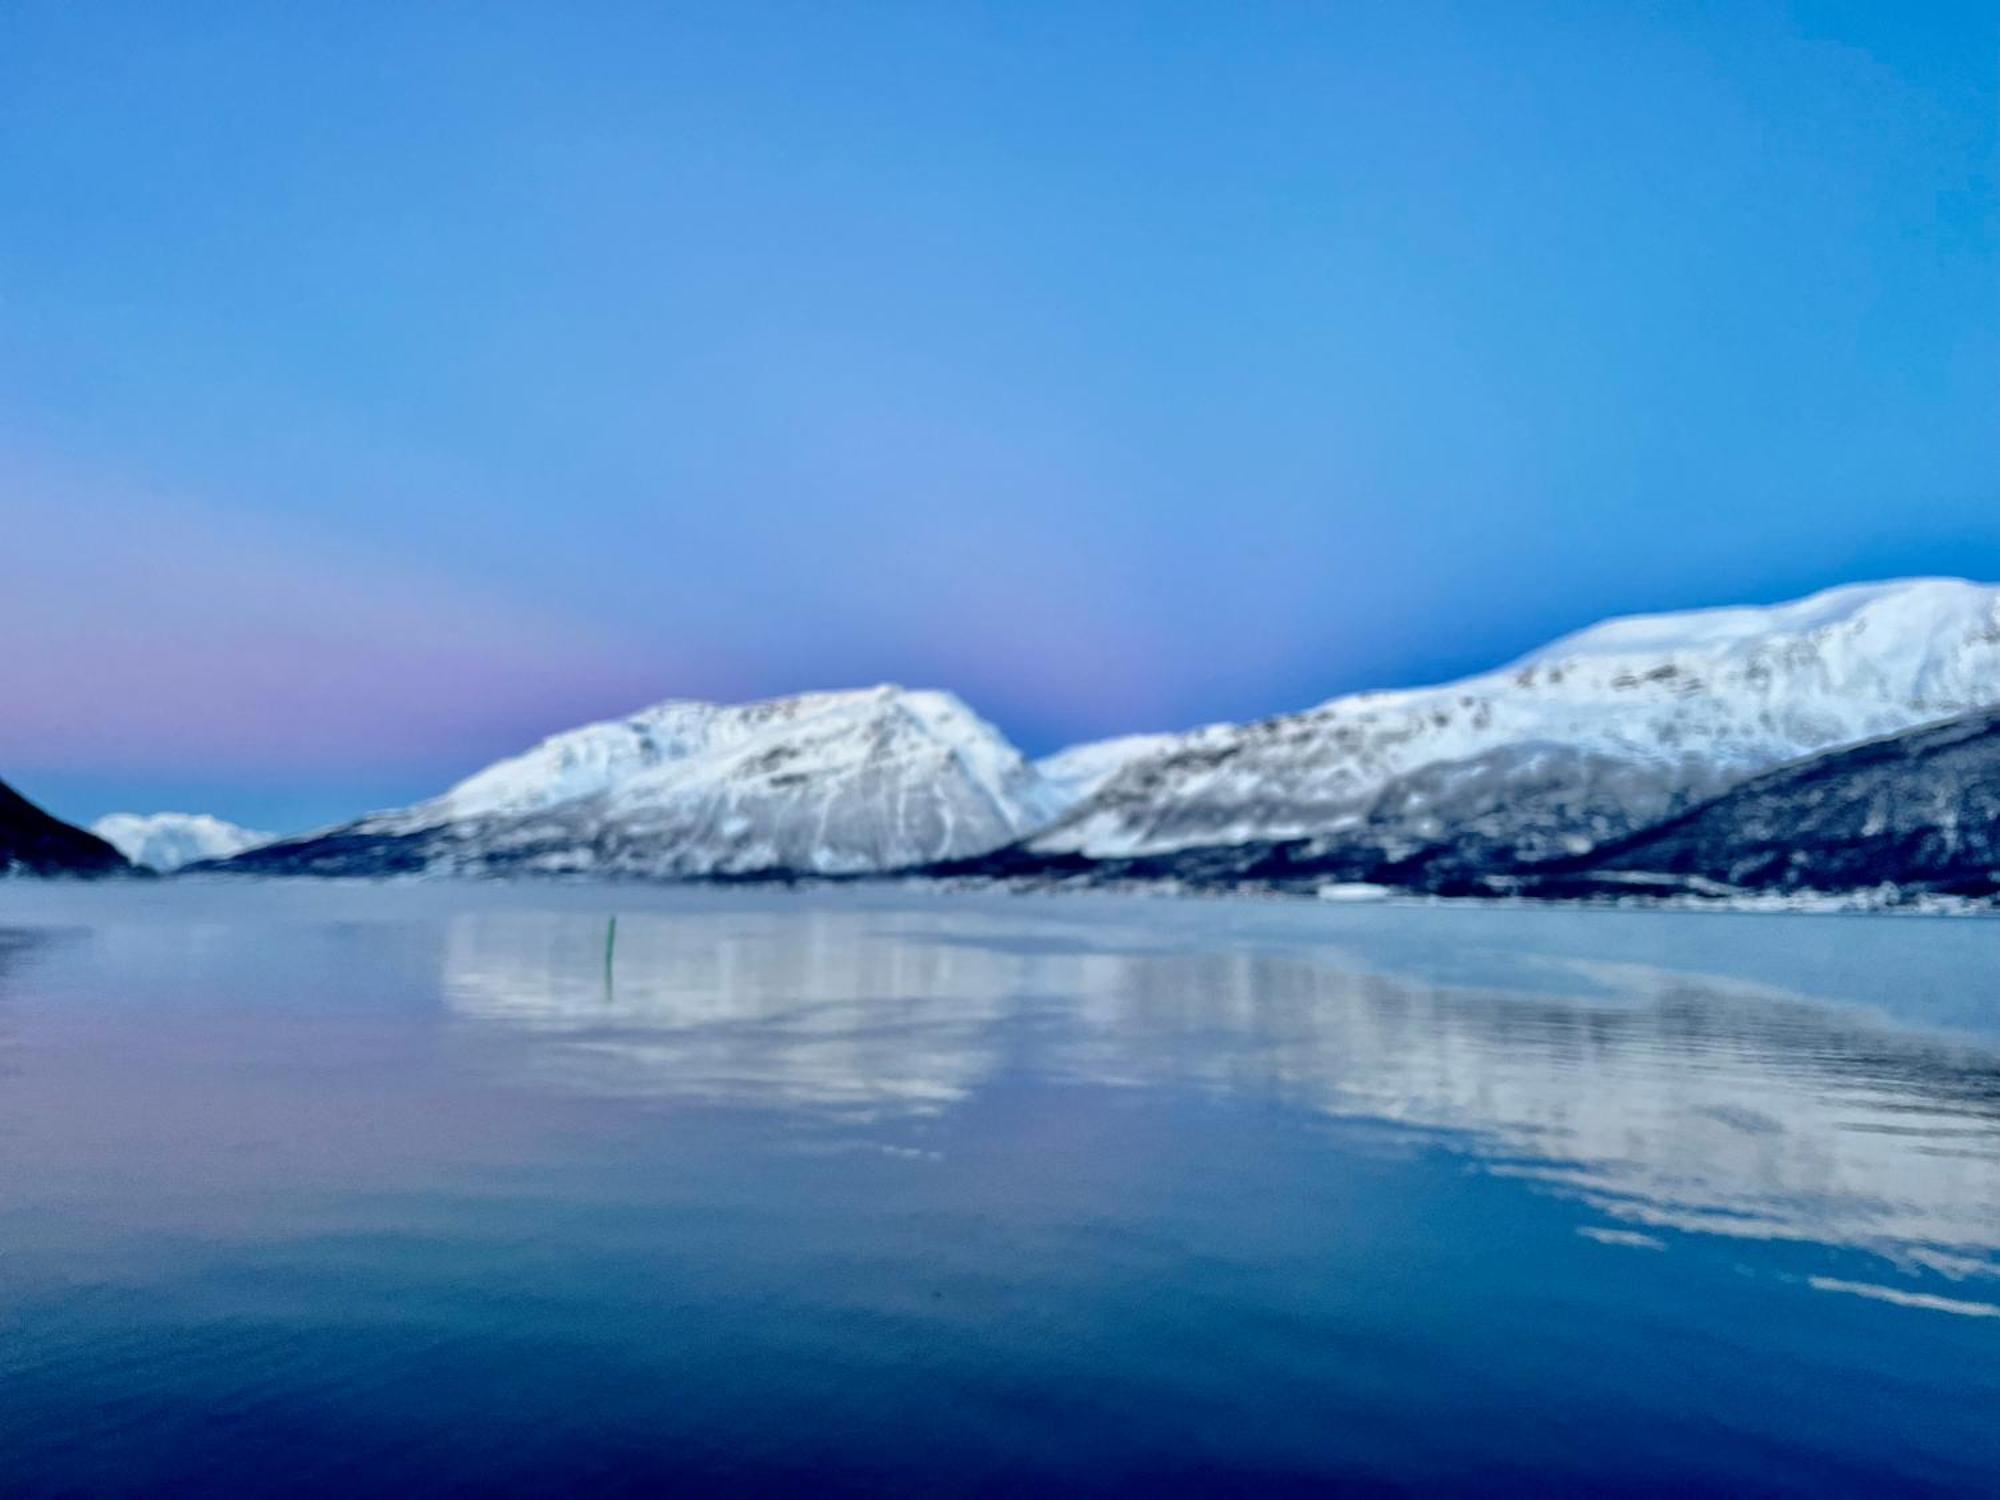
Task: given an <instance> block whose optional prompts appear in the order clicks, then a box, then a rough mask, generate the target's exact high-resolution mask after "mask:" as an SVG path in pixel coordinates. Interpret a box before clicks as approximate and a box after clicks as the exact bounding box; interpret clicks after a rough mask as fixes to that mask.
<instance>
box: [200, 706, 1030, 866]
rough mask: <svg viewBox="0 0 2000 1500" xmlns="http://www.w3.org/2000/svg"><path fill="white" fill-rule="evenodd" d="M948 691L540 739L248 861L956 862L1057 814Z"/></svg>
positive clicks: (688, 714)
mask: <svg viewBox="0 0 2000 1500" xmlns="http://www.w3.org/2000/svg"><path fill="white" fill-rule="evenodd" d="M1063 805H1064V804H1063V802H1062V800H1061V797H1060V793H1059V791H1058V790H1057V789H1055V788H1053V787H1051V785H1050V784H1048V783H1047V782H1045V781H1044V779H1043V778H1042V777H1041V776H1039V775H1038V774H1037V773H1036V771H1035V769H1034V767H1032V766H1031V765H1029V764H1028V762H1027V761H1026V760H1024V759H1023V758H1022V756H1021V754H1020V752H1019V751H1017V750H1016V749H1015V748H1014V747H1013V746H1012V745H1010V744H1009V743H1008V742H1007V741H1006V740H1005V739H1004V738H1003V737H1002V736H1001V734H1000V733H999V731H998V730H996V729H995V728H994V727H993V726H992V725H990V724H988V723H987V722H986V721H985V720H983V719H981V718H979V717H978V716H977V715H976V714H974V713H973V712H972V710H971V709H969V708H967V707H966V705H965V704H964V703H962V702H961V701H960V700H959V699H957V698H955V697H953V696H952V695H951V694H949V693H942V692H911V691H907V690H905V689H903V688H899V687H893V686H882V687H875V688H866V689H861V690H858V691H852V692H832V693H804V694H800V695H798V696H795V697H789V698H773V699H767V700H765V701H763V702H758V703H748V704H739V705H724V704H712V703H694V702H683V701H677V702H671V703H663V704H660V705H658V706H657V707H654V708H650V709H646V710H643V711H641V712H639V713H636V714H633V715H631V716H630V717H628V718H624V719H617V720H611V721H607V722H605V723H601V724H591V725H586V726H584V727H583V728H581V729H575V730H570V731H568V732H566V733H563V734H559V735H555V736H553V737H551V738H549V739H547V740H544V741H543V742H542V743H541V744H539V745H537V746H535V747H534V748H533V749H531V750H529V751H527V752H526V753H525V754H522V755H519V756H515V757H512V758H511V759H508V760H504V761H501V762H499V763H497V764H496V765H493V766H490V767H488V768H487V769H486V770H483V771H481V772H479V773H478V774H476V775H474V776H471V777H469V778H467V779H466V780H464V781H462V782H460V783H459V784H458V785H457V786H455V787H453V788H451V789H450V790H449V791H447V792H446V793H444V794H443V795H442V796H440V797H438V798H436V799H434V800H432V801H430V802H425V803H420V804H418V805H417V806H415V807H411V808H406V809H403V810H401V811H397V812H390V813H380V814H376V815H374V816H372V817H369V818H364V819H361V820H360V821H359V822H356V823H353V824H349V825H346V826H344V827H341V828H336V829H329V830H326V831H324V832H323V833H321V834H318V835H314V836H312V837H310V838H307V839H300V840H287V841H284V842H282V843H280V844H277V845H273V846H271V847H270V848H269V849H265V850H260V851H257V852H256V853H255V854H254V855H253V856H252V857H250V858H249V859H248V860H243V861H238V862H237V863H236V865H235V867H236V868H246V869H247V868H270V869H287V870H296V869H308V870H311V871H314V872H317V873H374V872H379V871H384V870H396V871H417V872H432V873H499V872H502V871H506V872H515V873H543V874H556V873H565V874H566V873H594V874H604V875H644V876H653V877H660V878H689V877H705V876H744V875H769V874H787V873H797V874H829V875H830V874H840V875H853V874H870V873H876V872H879V871H884V870H894V869H902V868H906V867H909V866H914V865H921V864H927V863H930V862H933V861H936V860H940V859H956V858H964V857H967V856H969V855H973V854H978V853H981V852H984V851H986V850H989V849H992V848H995V847H997V846H999V845H1001V844H1005V843H1009V842H1012V841H1014V840H1016V839H1019V838H1022V837H1023V836H1025V835H1027V834H1029V833H1032V832H1034V831H1035V830H1036V829H1038V828H1041V827H1043V826H1044V825H1046V824H1047V823H1048V822H1049V821H1050V820H1051V819H1052V818H1054V817H1055V816H1056V815H1057V814H1059V813H1060V812H1061V811H1062V809H1063Z"/></svg>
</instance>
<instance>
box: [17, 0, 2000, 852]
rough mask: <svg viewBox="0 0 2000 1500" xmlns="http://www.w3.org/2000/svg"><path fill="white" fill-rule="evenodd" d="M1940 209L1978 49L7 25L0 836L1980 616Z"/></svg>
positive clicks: (432, 14) (1856, 12) (1964, 303)
mask: <svg viewBox="0 0 2000 1500" xmlns="http://www.w3.org/2000/svg"><path fill="white" fill-rule="evenodd" d="M1997 170H2000V11H1996V10H1994V9H1993V8H1992V7H1990V6H1983V5H1968V6H1953V5H1944V4H1939V5H1902V4H1895V5H1891V4H1879V5H1856V4H1837V5H1812V4H1801V5H1791V6H1779V5H1761V4H1755V3H1741V4H1729V5H1671V4H1656V5H1632V6H1618V5H1604V4H1587V5H1585V4H1579V5H1537V4H1527V3H1519V4H1493V3H1477V4H1466V5H1434V4H1424V3H1410V0H1405V3H1398V4H1384V5H1368V4H1340V5H1336V4H1325V5H1307V4H1282V5H1280V4H1257V3H1243V4H1230V5H1217V4H1211V3H1201V4H1182V5H1176V4H1169V3H1154V4H1148V5H1132V6H1125V5H1115V4H1083V5H1077V4H1062V5H1054V4H1051V5H1041V4H1031V3H1016V4H1008V5H962V4H950V3H940V0H931V3H923V4H915V3H912V4H906V5H890V4H851V5H825V4H798V5H789V4H757V3H747V0H735V3H730V4H723V5H713V6H709V5H702V4H696V3H687V4H676V5H670V6H659V5H630V6H625V5H611V4H583V5H575V6H557V5H549V4H538V5H520V6H516V5H508V4H504V3H479V4H460V5H452V4H434V5H421V6H406V5H388V4H383V5H362V4H357V5H352V6H338V7H323V8H311V7H290V6H282V7H281V6H270V5H245V6H240V7H239V6H229V5H209V4H188V5H174V6H159V5H136V4H135V5H129V6H121V5H116V4H108V3H107V4H94V5H59V4H54V3H31V4H23V5H18V6H12V7H9V8H8V10H7V13H6V15H5V17H4V18H0V202H3V203H4V205H5V207H4V209H0V497H4V505H5V513H4V514H5V519H6V523H7V531H8V533H9V545H8V547H7V548H6V550H5V553H4V555H0V625H4V626H5V627H6V629H7V631H8V635H9V638H10V639H11V640H12V641H13V642H14V643H15V644H14V647H13V649H11V650H10V651H8V652H6V653H4V656H5V660H4V661H0V705H4V709H0V775H4V776H6V777H7V778H8V779H10V780H11V781H13V782H14V783H15V784H16V785H18V786H20V787H21V788H22V789H23V790H24V791H27V792H28V793H29V794H30V795H34V796H38V797H39V798H41V800H43V801H44V802H46V803H48V804H49V805H51V806H52V807H54V808H55V809H56V810H58V811H60V812H62V813H64V814H66V815H68V816H72V817H79V818H87V817H91V816H95V815H96V814H98V813H101V812H104V811H108V810H111V809H113V808H114V807H133V808H138V809H141V810H145V809H151V808H155V807H164V806H193V807H198V808H202V809H206V810H212V811H215V812H218V813H221V814H223V815H225V816H235V817H238V818H241V819H245V820H248V821H253V822H260V823H263V824H265V825H267V826H297V825H302V824H306V823H311V822H315V821H320V820H324V819H328V818H332V817H336V816H340V815H344V814H346V813H349V812H352V811H356V810H359V809H360V808H363V807H366V806H372V805H381V804H387V803H394V802H399V801H404V800H408V799H410V798H413V797H416V796H421V795H425V794H428V793H429V792H432V791H434V790H436V789H438V787H440V786H441V785H442V784H444V783H445V782H446V781H449V780H451V779H453V778H455V777H456V776H457V775H459V774H461V773H462V772H464V771H466V770H469V769H471V768H473V767H474V766H476V765H478V764H480V763H482V762H484V761H485V760H488V759H491V758H492V757H494V756H496V755H499V754H502V753H506V752H508V751H510V750H512V749H515V748H518V747H519V746H520V745H522V744H524V743H526V742H527V741H529V740H532V739H533V738H535V737H536V736H538V735H539V734H541V733H544V732H547V731H550V730H554V729H558V728H562V727H566V726H567V725H569V724H572V723H576V722H579V721H581V720H583V719H585V718H590V717H597V716H603V715H607V714H614V713H618V712H622V711H624V710H626V709H629V708H632V707H635V706H637V705H639V704H641V703H645V702H649V701H652V700H655V699H658V698H663V697H668V696H679V695H695V696H712V697H723V698H741V697H747V696H756V695H762V694H768V693H777V692H785V691H791V690H795V689H800V688H806V687H822V686H843V685H851V684H860V683H865V682H873V681H878V680H899V681H903V682H906V683H909V684H911V685H925V686H929V685H940V686H950V687H952V688H955V689H956V690H958V691H959V692H961V693H962V694H963V695H964V696H965V697H966V698H967V699H968V700H969V701H971V702H972V703H973V704H974V705H975V706H976V707H977V708H979V709H980V710H981V711H982V712H984V713H986V714H987V716H988V717H990V718H992V719H994V720H995V721H996V722H998V723H999V724H1000V725H1001V726H1002V727H1003V728H1005V729H1006V730H1008V731H1009V732H1010V733H1011V734H1013V735H1014V736H1015V738H1016V739H1017V740H1019V741H1020V742H1021V743H1023V744H1024V745H1025V746H1027V747H1029V748H1031V749H1038V750H1039V749H1046V748H1051V747H1053V746H1055V745H1057V744H1059V743H1063V742H1066V741H1069V740H1073V739H1078V738H1083V737H1087V736H1093V735H1099V734H1105V733H1113V732H1118V731H1121V730H1126V729H1148V728H1165V727H1174V726H1180V725H1186V724H1192V723H1196V722H1201V721H1204V720H1208V719H1214V718H1220V717H1246V716H1252V715H1256V714H1261V713H1266V712H1273V711H1277V710H1280V709H1285V708H1291V707H1297V706H1302V705H1305V704H1308V703H1311V702H1315V701H1317V700H1319V699H1321V698H1324V697H1327V696H1329V695H1331V694H1333V693H1336V692H1340V691H1345V690H1349V689H1354V688H1360V687H1370V686H1384V685H1395V684H1402V683H1411V682H1417V681H1422V680H1435V679H1438V678H1442V677H1447V676H1451V675H1455V674H1458V673H1461V672H1465V671H1470V670H1475V669H1478V668H1480V667H1483V666H1487V665H1490V664H1493V663H1495V662H1497V661H1500V660H1502V659H1505V658H1506V657H1508V656H1510V655H1512V654H1514V653H1516V652H1519V651H1521V650H1524V649H1526V648H1528V647H1529V646H1531V645H1533V644H1535V643H1536V642H1538V641H1540V640H1542V639H1545V638H1547V637H1549V636H1552V635H1555V634H1557V633H1559V632H1561V631H1563V630H1566V629H1569V628H1572V627H1575V626H1578V625H1581V624H1584V623H1587V622H1589V621H1591V620H1593V619H1596V618H1599V617H1601V616H1603V615H1606V614H1610V613H1616V612H1623V611H1630V610H1637V609H1653V608H1673V607H1684V606H1693V605H1700V604H1710V603H1722V602H1734V601H1745V600H1765V599H1775V598H1781V597H1786V596H1789V595H1793V594H1798V593H1802V592H1805V591H1808V590H1810V589H1812V588H1815V587H1819V586H1822V585H1825V584H1830V583H1835V582H1841V581H1848V580H1853V579H1858V578H1867V577H1879V576H1889V575H1896V574H1905V573H1918V572H1924V573H1929V572H1944V573H1962V574H1968V575H1972V576H1981V577H1987V578H1994V577H2000V466H1996V464H1995V457H1996V452H2000V443H1997V442H1996V439H2000V198H1996V186H1995V184H1996V171H1997Z"/></svg>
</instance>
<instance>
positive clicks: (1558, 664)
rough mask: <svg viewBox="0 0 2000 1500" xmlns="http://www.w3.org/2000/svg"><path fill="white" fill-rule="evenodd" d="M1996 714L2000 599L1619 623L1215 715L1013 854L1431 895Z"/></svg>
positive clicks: (1127, 768)
mask: <svg viewBox="0 0 2000 1500" xmlns="http://www.w3.org/2000/svg"><path fill="white" fill-rule="evenodd" d="M1995 702H2000V588H1995V587H1993V586H1990V585H1984V584H1975V583H1968V582H1965V581H1963V580H1959V579H1941V578H1926V579H1911V580H1905V581H1901V582H1892V583H1877V584H1861V585H1855V586H1851V587H1846V588H1838V589H1829V590H1827V591H1825V592H1823V593H1819V594H1814V595H1812V596H1811V597H1809V598H1805V599H1801V600H1797V601H1794V602H1792V603H1788V604H1779V605H1773V606H1770V607H1766V608H1731V609H1704V610H1694V611H1689V612H1685V613H1678V614H1658V615H1639V616H1632V617H1629V618H1623V619H1616V620H1610V621H1606V622H1604V623H1602V624H1599V625H1595V626H1592V627H1590V628H1589V629H1587V630H1582V631H1578V632H1576V633H1575V634H1573V635H1568V636H1564V637H1562V638H1561V639H1559V640H1557V641H1554V642H1552V643H1550V644H1549V645H1547V646H1544V647H1542V648H1540V649H1539V650H1536V651H1533V652H1530V653H1529V654H1528V655H1526V656H1524V657H1522V658H1520V659H1519V660H1518V661H1516V662H1514V663H1512V664H1511V665H1509V666H1506V667H1503V668H1501V669H1499V670H1497V671H1492V672H1487V673H1482V674H1480V675H1478V676H1474V677H1469V678H1466V679H1464V680H1462V681H1459V682H1454V683H1448V684H1445V685H1443V686H1440V687H1431V688H1418V689H1412V690H1405V691H1397V692H1372V693H1358V694H1354V695H1351V696H1348V697H1342V698H1336V699H1334V700H1332V701H1331V702H1328V703H1325V704H1322V705H1320V706H1319V707H1317V708H1313V709H1308V710H1305V711H1304V712H1301V713H1294V714H1284V715H1280V716H1278V717H1275V718H1270V719H1264V720H1261V721H1258V722H1256V723H1252V724H1245V725H1216V726H1212V727H1210V728H1207V729H1202V730H1197V731H1195V732H1193V733H1191V734H1187V735H1182V736H1178V737H1173V738H1171V739H1168V740H1166V741H1164V742H1163V743H1160V744H1158V745H1157V746H1153V747H1151V748H1149V749H1148V750H1147V751H1146V752H1145V753H1142V754H1139V755H1137V756H1135V757H1133V758H1132V759H1130V760H1129V761H1127V762H1126V763H1125V764H1124V765H1123V766H1122V767H1121V768H1119V769H1118V770H1116V771H1115V772H1114V773H1113V774H1111V775H1110V776H1109V777H1108V778H1107V779H1105V780H1104V781H1103V783H1102V784H1101V785H1100V786H1099V787H1098V788H1097V790H1096V791H1095V792H1094V793H1093V794H1092V795H1090V796H1088V797H1087V798H1085V799H1084V800H1082V801H1081V802H1080V803H1079V804H1078V805H1077V806H1076V807H1075V808H1074V809H1073V810H1072V811H1071V812H1070V813H1069V814H1068V815H1067V816H1065V817H1064V818H1062V819H1061V820H1059V821H1058V822H1057V823H1056V824H1055V825H1054V826H1053V827H1051V828H1049V829H1047V830H1045V831H1044V832H1042V833H1041V834H1038V835H1037V836H1035V837H1034V838H1033V839H1031V840H1029V841H1027V842H1026V843H1025V844H1024V845H1023V846H1021V847H1020V848H1018V849H1016V850H1013V851H1010V852H1009V854H1008V856H1007V858H1006V863H1007V864H1008V866H1009V867H1010V868H1012V869H1015V870H1019V871H1022V872H1025V871H1027V870H1029V869H1031V868H1033V867H1034V866H1035V864H1036V863H1037V862H1038V861H1045V862H1047V863H1048V864H1049V866H1050V867H1051V868H1052V869H1056V868H1060V869H1066V870H1071V871H1074V870H1076V869H1079V868H1081V867H1085V866H1090V865H1103V866H1107V867H1115V868H1116V869H1117V870H1119V871H1120V872H1122V873H1127V874H1135V875H1136V874H1172V873H1181V872H1185V871H1186V870H1187V869H1189V868H1191V867H1199V868H1202V869H1208V870H1213V871H1217V872H1226V871H1230V870H1243V869H1248V868H1249V867H1250V865H1252V864H1259V865H1261V864H1262V863H1263V862H1266V861H1267V858H1268V857H1269V856H1270V855H1272V854H1273V853H1274V852H1275V851H1277V850H1278V849H1280V848H1281V847H1282V851H1283V852H1282V858H1281V862H1282V863H1283V864H1284V865H1286V866H1287V867H1288V868H1292V867H1295V868H1299V869H1304V868H1308V867H1315V866H1318V867H1324V868H1325V870H1326V871H1327V872H1328V873H1329V874H1330V875H1332V876H1334V877H1336V878H1342V879H1371V880H1372V879H1380V880H1387V881H1390V882H1392V883H1398V884H1415V885H1420V886H1428V887H1437V886H1440V885H1449V884H1450V883H1451V882H1452V881H1453V880H1455V879H1456V878H1458V877H1459V876H1460V875H1463V874H1467V873H1477V872H1478V871H1480V870H1483V869H1486V868H1490V867H1493V866H1495V865H1503V864H1511V863H1518V862H1523V861H1530V862H1531V861H1535V860H1540V859H1545V858H1560V857H1573V856H1576V855H1579V854H1582V853H1585V852H1587V851H1588V850H1590V849H1591V848H1593V847H1595V846H1597V845H1599V844H1602V843H1604V842H1606V841H1608V840H1610V839H1614V838H1618V837H1621V836H1623V835H1625V834H1626V833H1629V832H1630V831H1632V830H1634V829H1636V828H1638V827H1641V826H1643V825H1645V824H1647V823H1651V822H1653V821H1656V820H1658V819H1660V818H1663V817H1666V816H1669V815H1671V814H1673V813H1675V812H1676V811H1678V810H1680V809H1681V808H1683V807H1686V806H1688V805H1690V804H1691V803H1693V802H1695V801H1697V800H1700V799H1701V798H1703V797H1706V796H1709V795H1712V794H1714V793H1717V792H1719V791H1721V790H1723V789H1724V788H1726V787H1728V786H1730V785H1732V784H1734V783H1735V782H1737V781H1740V780H1742V779H1743V778H1744V777H1747V776H1750V775H1753V774H1755V773H1757V772H1760V771H1763V770H1767V769H1769V768H1771V767H1773V766H1776V765H1779V764H1781V763H1784V762H1786V761H1790V760H1795V759H1798V758H1801V757H1804V756H1808V755H1812V754H1815V753H1818V752H1821V751H1825V750H1828V749H1833V748H1837V747H1840V746H1843V745H1849V744H1854V743H1857V742H1859V741H1862V740H1866V739H1871V738H1875V737H1878V736H1882V735H1887V734H1894V733H1897V732H1899V731H1902V730H1905V729H1909V728H1912V727H1914V726H1916V725H1920V724H1925V723H1930V722H1934V721H1937V720H1941V719H1944V718H1948V717H1950V716H1952V715H1954V714H1959V713H1964V712H1967V711H1969V710H1972V709H1977V708H1980V707H1984V706H1986V705H1988V704H1992V703H1995Z"/></svg>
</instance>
